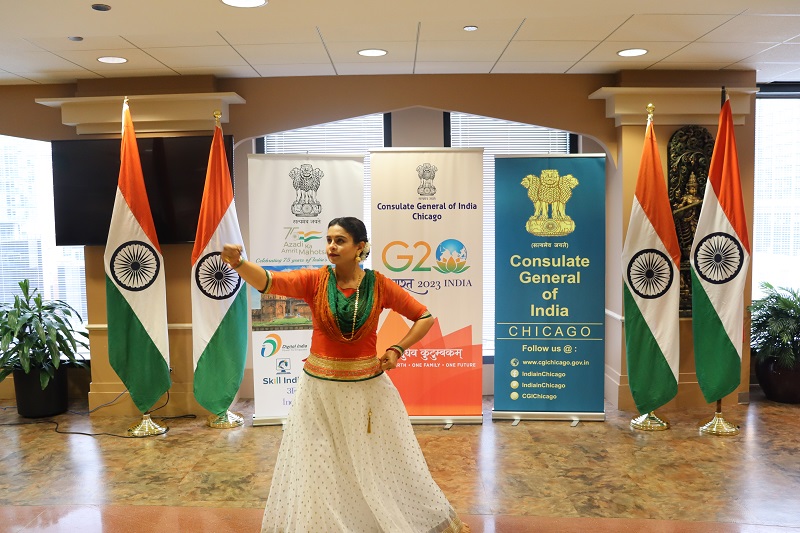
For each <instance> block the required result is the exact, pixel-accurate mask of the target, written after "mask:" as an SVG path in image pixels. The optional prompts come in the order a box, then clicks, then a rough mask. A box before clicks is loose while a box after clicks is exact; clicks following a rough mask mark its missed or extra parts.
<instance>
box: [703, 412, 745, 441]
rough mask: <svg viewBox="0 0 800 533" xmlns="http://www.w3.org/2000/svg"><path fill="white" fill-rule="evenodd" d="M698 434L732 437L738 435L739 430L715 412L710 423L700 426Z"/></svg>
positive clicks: (719, 413)
mask: <svg viewBox="0 0 800 533" xmlns="http://www.w3.org/2000/svg"><path fill="white" fill-rule="evenodd" d="M700 433H702V434H704V435H723V436H732V435H738V434H739V428H738V427H737V426H735V425H733V424H731V423H730V422H728V421H726V420H725V419H724V418H722V413H721V412H720V411H717V412H716V413H714V418H713V419H712V420H711V422H708V423H707V424H704V425H702V426H700Z"/></svg>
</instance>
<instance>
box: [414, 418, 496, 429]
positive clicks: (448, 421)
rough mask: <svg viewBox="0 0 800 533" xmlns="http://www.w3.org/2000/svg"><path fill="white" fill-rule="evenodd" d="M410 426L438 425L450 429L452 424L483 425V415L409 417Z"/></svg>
mask: <svg viewBox="0 0 800 533" xmlns="http://www.w3.org/2000/svg"><path fill="white" fill-rule="evenodd" d="M408 418H409V420H411V423H412V424H415V425H420V426H421V425H425V424H427V425H438V424H441V425H443V426H445V429H450V426H452V425H453V424H478V425H480V424H483V415H481V416H409V417H408Z"/></svg>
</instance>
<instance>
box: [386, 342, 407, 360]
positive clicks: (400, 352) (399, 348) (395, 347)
mask: <svg viewBox="0 0 800 533" xmlns="http://www.w3.org/2000/svg"><path fill="white" fill-rule="evenodd" d="M386 349H387V350H394V351H395V352H397V355H398V356H399V358H400V359H402V358H403V356H405V354H406V353H405V352H406V351H405V350H404V349H403V347H402V346H400V345H399V344H392V345H391V346H389V347H388V348H386Z"/></svg>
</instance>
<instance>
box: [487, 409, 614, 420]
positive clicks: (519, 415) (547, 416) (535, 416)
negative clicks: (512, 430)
mask: <svg viewBox="0 0 800 533" xmlns="http://www.w3.org/2000/svg"><path fill="white" fill-rule="evenodd" d="M492 420H572V421H573V422H605V420H606V414H605V413H603V412H600V413H568V412H548V411H539V412H536V411H494V410H492Z"/></svg>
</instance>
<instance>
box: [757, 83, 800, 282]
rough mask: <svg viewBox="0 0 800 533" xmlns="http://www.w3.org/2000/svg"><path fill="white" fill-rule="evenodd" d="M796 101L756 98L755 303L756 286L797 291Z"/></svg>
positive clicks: (799, 120)
mask: <svg viewBox="0 0 800 533" xmlns="http://www.w3.org/2000/svg"><path fill="white" fill-rule="evenodd" d="M798 139H800V98H757V99H756V138H755V178H754V198H753V211H754V213H753V215H754V216H753V235H752V238H751V241H752V243H753V250H752V251H753V298H759V297H761V295H762V293H761V289H760V285H761V283H762V282H764V281H767V282H769V283H771V284H772V285H774V286H776V287H791V288H794V289H800V281H798V277H797V264H798V258H799V257H800V152H798V151H797V141H798Z"/></svg>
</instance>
